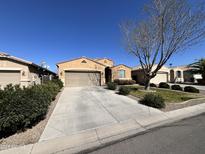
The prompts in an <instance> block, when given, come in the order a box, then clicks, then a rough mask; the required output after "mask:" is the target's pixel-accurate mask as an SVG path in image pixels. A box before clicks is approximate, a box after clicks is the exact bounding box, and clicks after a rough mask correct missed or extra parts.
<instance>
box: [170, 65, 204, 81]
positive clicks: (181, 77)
mask: <svg viewBox="0 0 205 154" xmlns="http://www.w3.org/2000/svg"><path fill="white" fill-rule="evenodd" d="M193 70H195V68H193V67H189V66H177V67H171V68H170V82H172V83H183V82H187V83H188V82H197V80H198V79H202V76H201V74H194V73H193V72H194V71H193Z"/></svg>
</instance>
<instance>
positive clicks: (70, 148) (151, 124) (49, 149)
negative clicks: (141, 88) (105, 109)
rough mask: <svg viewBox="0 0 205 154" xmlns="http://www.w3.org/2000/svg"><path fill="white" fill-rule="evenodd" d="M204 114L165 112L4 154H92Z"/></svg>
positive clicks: (198, 109)
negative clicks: (91, 153) (89, 153)
mask: <svg viewBox="0 0 205 154" xmlns="http://www.w3.org/2000/svg"><path fill="white" fill-rule="evenodd" d="M203 113H205V103H203V104H198V105H194V106H190V107H186V108H182V109H178V110H173V111H170V112H164V113H162V114H159V115H157V116H154V117H153V116H150V117H147V119H144V120H141V119H130V120H127V121H123V122H120V123H115V124H112V125H108V126H103V127H100V128H96V129H93V130H88V131H85V132H83V133H79V134H75V135H71V136H66V137H60V138H56V139H51V140H48V141H43V142H38V143H35V144H29V145H25V146H21V147H17V148H13V149H8V150H3V151H0V154H13V153H15V154H38V153H39V154H44V153H45V154H49V153H58V154H68V153H88V152H92V151H94V150H97V149H100V148H103V147H105V146H108V145H112V144H115V143H117V142H121V141H123V140H126V139H128V138H132V137H135V136H139V135H142V134H145V133H147V132H150V131H151V130H154V129H157V128H160V127H163V126H165V125H168V124H171V123H173V122H177V121H181V120H183V119H187V118H190V117H194V116H197V115H200V114H203ZM108 130H109V131H108Z"/></svg>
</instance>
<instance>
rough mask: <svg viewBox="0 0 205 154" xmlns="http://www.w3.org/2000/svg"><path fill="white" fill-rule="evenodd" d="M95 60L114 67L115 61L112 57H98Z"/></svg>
mask: <svg viewBox="0 0 205 154" xmlns="http://www.w3.org/2000/svg"><path fill="white" fill-rule="evenodd" d="M95 61H97V62H99V63H101V64H103V65H106V66H108V67H113V66H114V63H113V61H112V60H110V59H107V58H103V59H97V60H95Z"/></svg>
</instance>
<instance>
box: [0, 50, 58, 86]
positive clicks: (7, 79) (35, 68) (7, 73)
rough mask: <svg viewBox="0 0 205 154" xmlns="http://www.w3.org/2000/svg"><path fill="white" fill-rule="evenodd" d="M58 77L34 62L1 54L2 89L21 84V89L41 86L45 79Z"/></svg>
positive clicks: (0, 81) (0, 82)
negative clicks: (9, 85) (36, 85)
mask: <svg viewBox="0 0 205 154" xmlns="http://www.w3.org/2000/svg"><path fill="white" fill-rule="evenodd" d="M53 76H56V73H54V72H52V71H50V70H48V69H45V68H43V67H41V66H39V65H37V64H34V63H32V62H29V61H26V60H23V59H20V58H17V57H14V56H11V55H9V54H7V53H0V88H3V87H5V86H6V85H8V84H13V85H15V84H19V85H20V86H21V87H23V86H25V87H27V86H29V85H34V84H40V83H41V81H42V80H43V79H45V78H50V79H51V77H53Z"/></svg>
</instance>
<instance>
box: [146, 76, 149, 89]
mask: <svg viewBox="0 0 205 154" xmlns="http://www.w3.org/2000/svg"><path fill="white" fill-rule="evenodd" d="M145 90H150V77H147V79H146V82H145Z"/></svg>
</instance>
